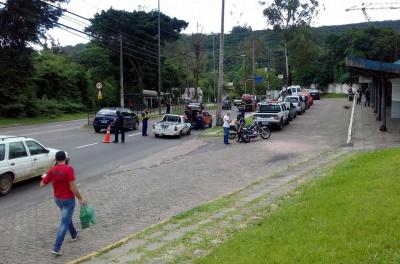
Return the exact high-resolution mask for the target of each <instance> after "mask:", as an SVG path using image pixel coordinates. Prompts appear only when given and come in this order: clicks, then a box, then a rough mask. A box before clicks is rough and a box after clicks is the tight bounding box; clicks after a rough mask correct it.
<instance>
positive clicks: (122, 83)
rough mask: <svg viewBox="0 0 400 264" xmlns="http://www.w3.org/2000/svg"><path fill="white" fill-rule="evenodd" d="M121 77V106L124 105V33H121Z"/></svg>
mask: <svg viewBox="0 0 400 264" xmlns="http://www.w3.org/2000/svg"><path fill="white" fill-rule="evenodd" d="M119 78H120V79H119V86H120V96H121V107H124V58H123V54H122V34H119Z"/></svg>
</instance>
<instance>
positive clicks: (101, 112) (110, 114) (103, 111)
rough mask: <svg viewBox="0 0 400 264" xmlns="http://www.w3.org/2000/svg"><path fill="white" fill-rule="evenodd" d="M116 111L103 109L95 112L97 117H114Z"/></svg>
mask: <svg viewBox="0 0 400 264" xmlns="http://www.w3.org/2000/svg"><path fill="white" fill-rule="evenodd" d="M115 113H116V111H115V110H109V109H103V110H100V111H99V112H97V115H103V116H105V115H107V116H115Z"/></svg>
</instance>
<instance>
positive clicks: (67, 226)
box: [54, 198, 77, 251]
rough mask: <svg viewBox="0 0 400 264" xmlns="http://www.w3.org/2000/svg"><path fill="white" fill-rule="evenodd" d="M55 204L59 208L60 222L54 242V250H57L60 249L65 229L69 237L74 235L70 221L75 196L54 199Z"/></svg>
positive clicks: (75, 233)
mask: <svg viewBox="0 0 400 264" xmlns="http://www.w3.org/2000/svg"><path fill="white" fill-rule="evenodd" d="M55 202H56V204H57V206H58V207H59V208H60V210H61V224H60V228H59V229H58V233H57V238H56V242H55V243H54V250H56V251H58V250H60V249H61V246H62V243H63V242H64V237H65V234H66V233H67V231H69V233H70V235H71V237H76V235H77V232H76V229H75V227H74V224H73V223H72V216H73V215H74V209H75V198H73V199H65V200H64V199H57V198H56V199H55Z"/></svg>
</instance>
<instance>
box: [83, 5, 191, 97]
mask: <svg viewBox="0 0 400 264" xmlns="http://www.w3.org/2000/svg"><path fill="white" fill-rule="evenodd" d="M157 18H158V13H157V12H156V11H151V12H145V11H133V12H128V11H123V10H115V9H109V10H107V11H102V12H101V13H98V14H96V15H95V16H94V18H93V19H92V20H91V22H92V25H91V26H89V27H87V28H86V29H85V30H86V31H87V32H90V33H91V34H92V35H93V36H94V39H93V41H94V42H97V43H98V44H99V45H100V46H106V47H107V48H108V50H109V55H110V58H111V62H112V63H113V64H114V65H115V66H116V67H118V65H119V46H120V37H122V47H123V52H124V58H123V60H124V71H125V72H126V74H124V77H126V78H125V80H124V82H126V83H127V84H128V87H127V89H131V91H130V92H132V93H134V94H140V93H141V92H142V90H143V89H144V88H147V89H154V88H155V87H157V80H158V77H157V70H156V66H157V41H156V37H157V34H158V30H157V29H158V24H157ZM160 18H161V29H162V30H161V45H162V46H164V45H165V43H166V42H167V41H175V40H177V39H178V38H179V37H180V32H181V31H182V30H183V29H184V28H186V27H187V25H188V23H186V22H185V21H183V20H179V19H177V18H171V17H169V16H167V15H165V14H161V17H160Z"/></svg>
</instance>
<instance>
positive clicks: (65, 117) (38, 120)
mask: <svg viewBox="0 0 400 264" xmlns="http://www.w3.org/2000/svg"><path fill="white" fill-rule="evenodd" d="M87 117H88V114H87V113H74V114H62V115H60V116H55V117H30V118H28V117H25V118H0V127H9V126H21V125H38V124H47V123H52V122H63V121H71V120H78V119H85V118H87Z"/></svg>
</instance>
